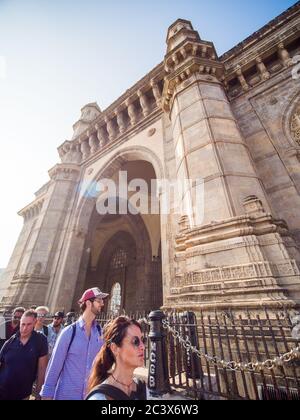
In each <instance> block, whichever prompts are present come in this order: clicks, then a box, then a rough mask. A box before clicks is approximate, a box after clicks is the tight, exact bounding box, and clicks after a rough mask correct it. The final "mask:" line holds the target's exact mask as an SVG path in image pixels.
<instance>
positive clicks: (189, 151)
mask: <svg viewBox="0 0 300 420" xmlns="http://www.w3.org/2000/svg"><path fill="white" fill-rule="evenodd" d="M180 24H181V25H184V27H185V28H184V32H183V30H182V29H181V30H177V31H175V28H176V25H178V21H177V22H176V23H175V24H174V25H173V26H172V27H171V28H170V29H169V33H168V50H167V55H166V58H165V64H166V67H167V68H168V69H169V74H168V75H167V76H166V77H165V83H164V91H163V109H164V110H165V112H167V113H168V115H169V117H170V120H171V124H172V130H173V142H174V152H175V164H176V175H177V179H178V181H181V182H182V183H184V180H185V179H190V180H191V182H190V184H186V186H185V187H184V188H183V191H182V194H181V195H180V196H179V197H178V199H177V206H178V207H179V206H180V204H182V203H183V204H184V207H185V208H186V209H189V206H190V208H191V210H192V211H191V212H187V213H186V214H187V216H188V218H187V217H185V214H184V213H182V216H184V217H183V218H181V219H180V220H182V221H184V227H182V226H183V223H182V224H181V225H182V226H181V231H178V235H177V238H176V243H175V249H176V263H175V265H176V276H175V277H176V278H177V279H181V280H178V281H177V286H175V285H174V286H173V288H172V286H171V295H170V296H169V297H166V296H165V301H164V304H165V306H166V308H170V307H172V306H174V305H176V307H178V302H181V303H182V307H184V308H186V305H188V304H189V303H188V302H191V301H192V302H193V304H191V306H192V307H193V309H192V307H191V310H196V309H195V308H197V306H198V305H200V306H201V307H202V308H204V307H206V308H209V307H210V305H211V306H213V305H214V307H217V306H219V307H220V308H221V307H223V308H224V307H226V305H228V306H231V305H232V306H233V307H235V306H238V305H240V306H243V305H244V306H247V304H248V305H250V306H253V305H255V304H256V305H258V306H259V304H260V303H259V302H261V300H263V301H264V302H265V303H266V305H270V306H272V305H273V306H274V305H277V304H278V302H281V303H284V302H285V301H286V302H285V303H286V304H287V305H288V304H292V303H291V302H292V301H291V300H288V299H286V297H285V296H284V291H283V289H281V287H280V286H281V284H283V282H282V283H280V286H279V284H278V282H277V280H276V278H275V277H276V270H274V271H272V269H271V271H270V270H269V266H268V268H266V269H265V271H264V275H261V274H259V272H258V271H256V270H257V268H256V265H255V264H259V265H260V264H264V262H265V260H268V258H270V261H271V263H273V258H274V254H273V256H272V254H271V253H269V251H271V249H269V250H268V251H267V248H268V246H267V245H266V247H265V246H261V245H260V243H261V242H263V241H264V240H265V241H266V242H265V243H266V244H267V243H269V242H268V241H269V240H270V236H269V237H268V235H271V236H272V224H273V223H275V221H274V220H273V218H272V216H270V213H271V208H270V206H269V202H268V198H267V197H266V195H265V192H264V190H263V188H262V184H261V181H260V179H259V176H258V174H257V173H256V170H255V167H254V164H253V162H252V159H251V156H250V153H249V151H248V148H247V145H246V144H245V141H244V139H243V137H242V135H241V132H240V130H239V127H238V125H237V122H236V120H235V118H234V115H233V112H232V110H231V106H230V103H229V101H228V98H227V95H226V93H225V91H224V87H223V85H222V83H221V80H222V77H223V75H224V70H223V66H222V64H221V63H220V62H219V61H218V59H217V57H216V53H215V50H214V48H213V45H212V44H211V43H208V42H205V46H206V47H207V50H206V55H205V58H203V57H202V54H203V48H201V44H202V42H203V41H201V39H200V37H199V35H198V34H197V33H196V32H195V31H194V30H193V29H192V25H191V24H190V22H188V21H184V20H180ZM184 36H186V43H187V45H189V43H190V42H191V39H192V38H194V39H195V42H196V41H197V43H198V45H199V48H198V49H197V53H196V55H193V54H192V51H191V49H188V48H186V50H187V51H190V53H189V54H190V55H189V58H186V59H185V60H184V61H182V62H180V63H179V64H177V66H176V67H174V63H173V60H172V57H173V55H174V51H173V50H174V49H175V50H176V48H182V47H183V45H182V44H184ZM194 50H196V48H194ZM172 63H173V67H172ZM260 68H261V69H262V67H261V66H260ZM201 183H202V185H203V186H204V202H201V201H200V202H199V201H197V197H198V195H199V191H200V190H199V189H198V186H199V185H201ZM253 195H255V196H256V200H258V201H259V202H261V206H262V213H261V214H259V213H257V214H252V215H251V216H250V215H245V207H244V202H245V200H246V199H247V197H250V196H253ZM202 211H203V214H202V215H203V217H201V212H202ZM199 216H200V218H199ZM263 219H264V220H265V223H266V225H265V228H266V230H263V231H261V234H262V235H264V234H265V237H264V239H262V237H261V236H260V233H257V236H256V234H255V233H254V232H255V231H256V228H254V225H255V226H258V225H259V224H260V223H261V220H263ZM272 220H273V221H272ZM256 223H258V225H256ZM260 226H261V227H262V225H260ZM267 226H268V227H267ZM253 229H254V230H253ZM279 231H280V228H279V225H278V232H279ZM256 232H258V231H256ZM263 232H264V233H263ZM274 235H275V233H274ZM271 241H274V244H275V243H276V245H275V248H276V252H277V257H276V260H277V261H278V260H279V259H282V260H284V261H285V263H284V264H289V261H288V260H287V254H286V250H284V251H283V249H282V246H281V245H280V244H279V241H278V238H277V237H276V236H273V237H272V240H271ZM236 247H237V248H236ZM229 250H230V251H229ZM267 254H268V256H267ZM274 263H275V261H274ZM244 264H246V265H247V264H249V268H250V267H251V268H250V271H251V272H252V274H251V275H250V271H248V269H247V270H246V272H247V273H246V272H244V269H245V268H244V266H243V265H244ZM221 267H222V268H221ZM224 267H228V271H227V269H225V270H224ZM223 270H224V271H223ZM252 270H253V271H252ZM293 275H294V280H293V286H294V285H295V281H299V279H298V280H295V279H296V277H297V272H296V271H294V273H293ZM252 276H253V277H252ZM251 277H252V279H253V278H255V279H256V280H255V281H251ZM262 277H263V278H262ZM266 278H268V279H267V280H266ZM217 279H218V280H217ZM228 280H229V283H228V285H227V281H228ZM265 280H266V281H265ZM222 281H224V282H225V283H224V286H222V285H221V283H220V282H222ZM231 281H232V282H231ZM235 282H236V283H235ZM180 283H182V288H180V287H178V284H180ZM206 285H209V286H207V287H206ZM223 287H224V289H223ZM227 287H228V289H227ZM240 288H241V289H243V292H242V293H240V291H241V289H240ZM229 289H230V291H229ZM212 290H215V292H214V293H213V294H212ZM291 291H292V290H291ZM181 293H182V296H180V295H181ZM223 293H224V295H223ZM292 293H293V292H292ZM172 295H174V296H172ZM213 295H214V296H213ZM222 296H223V297H222ZM275 296H276V298H275ZM166 301H167V302H169V304H166ZM169 305H170V306H169ZM179 306H180V304H179Z"/></svg>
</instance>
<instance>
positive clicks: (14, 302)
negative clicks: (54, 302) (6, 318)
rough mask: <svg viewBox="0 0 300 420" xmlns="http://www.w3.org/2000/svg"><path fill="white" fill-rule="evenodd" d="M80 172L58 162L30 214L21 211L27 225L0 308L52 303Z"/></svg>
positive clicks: (77, 168)
mask: <svg viewBox="0 0 300 420" xmlns="http://www.w3.org/2000/svg"><path fill="white" fill-rule="evenodd" d="M79 173H80V167H79V166H77V165H74V164H65V163H64V164H58V165H56V166H55V167H54V168H52V169H51V170H50V171H49V175H50V178H51V180H50V181H49V183H48V184H47V188H46V189H45V191H44V193H43V195H42V196H41V197H37V199H36V202H37V203H36V205H35V206H34V205H32V206H31V208H30V213H29V214H28V215H26V209H25V213H24V214H23V212H20V215H24V217H25V223H24V228H23V231H22V235H21V236H20V240H19V242H18V244H17V246H16V253H15V255H14V256H13V258H12V260H11V263H10V267H9V269H8V273H9V277H8V278H7V283H6V289H5V290H3V291H2V292H1V293H0V299H1V297H4V299H3V300H1V301H0V308H1V307H4V306H6V307H15V306H20V305H22V306H25V307H29V306H31V305H32V304H35V305H45V304H46V305H48V304H50V300H49V296H50V294H51V290H52V287H53V284H54V283H55V275H56V264H57V262H58V260H59V258H60V253H61V250H62V248H63V244H64V238H65V232H66V229H67V225H68V220H69V219H68V218H69V216H70V214H71V212H72V210H73V202H74V198H75V196H76V192H77V188H78V180H79ZM41 204H42V205H41ZM59 309H63V308H59Z"/></svg>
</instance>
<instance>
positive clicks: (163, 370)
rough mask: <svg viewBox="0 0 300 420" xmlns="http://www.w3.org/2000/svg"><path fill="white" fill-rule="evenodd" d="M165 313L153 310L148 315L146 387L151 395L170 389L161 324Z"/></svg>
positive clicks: (166, 391) (156, 395)
mask: <svg viewBox="0 0 300 420" xmlns="http://www.w3.org/2000/svg"><path fill="white" fill-rule="evenodd" d="M164 318H165V314H164V313H163V312H162V311H153V312H151V314H150V315H149V320H150V333H149V339H150V342H151V346H150V360H149V376H148V387H149V391H150V394H151V396H152V397H159V396H162V395H164V394H167V393H168V392H170V391H171V387H170V382H169V367H168V357H167V346H166V334H165V332H164V328H163V325H162V321H163V319H164Z"/></svg>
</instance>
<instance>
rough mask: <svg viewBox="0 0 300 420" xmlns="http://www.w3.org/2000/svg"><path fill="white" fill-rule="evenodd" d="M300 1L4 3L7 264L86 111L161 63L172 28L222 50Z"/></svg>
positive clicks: (1, 98) (0, 174)
mask: <svg viewBox="0 0 300 420" xmlns="http://www.w3.org/2000/svg"><path fill="white" fill-rule="evenodd" d="M294 3H295V0H291V1H288V0H264V1H263V0H252V1H251V2H250V1H246V0H244V1H240V0H210V1H207V0H160V1H158V0H152V1H149V0H147V1H145V0H140V1H137V0H128V1H127V0H114V1H113V0H111V1H102V0H0V192H1V201H0V203H1V206H0V235H1V240H0V267H6V265H7V264H8V260H9V258H10V256H11V254H12V251H13V248H14V246H15V244H16V241H17V238H18V235H19V233H20V231H21V228H22V224H23V219H22V218H21V217H20V216H18V215H17V212H18V211H19V210H21V209H22V208H23V207H25V206H26V205H27V204H29V203H30V202H31V201H32V200H33V199H34V192H36V191H37V190H38V189H39V188H40V187H41V186H42V185H44V184H45V183H46V182H47V181H48V180H49V177H48V170H49V169H50V168H52V167H53V166H54V165H55V164H56V163H58V162H59V156H58V153H57V147H58V146H59V145H60V144H62V143H63V142H64V141H65V140H68V139H70V138H71V137H72V133H73V131H72V126H73V124H74V123H75V122H76V121H77V120H78V119H79V117H80V109H81V108H82V107H83V106H84V105H85V104H87V103H90V102H97V103H98V105H99V106H100V108H101V109H102V110H104V109H105V108H107V107H108V106H109V105H110V104H111V103H112V102H113V101H114V100H116V99H117V98H118V97H119V96H121V95H122V94H123V93H124V92H125V91H126V90H127V89H128V88H130V87H131V86H132V85H133V84H135V83H136V82H137V81H138V80H139V79H141V78H142V77H143V76H145V75H146V74H147V73H148V72H149V71H150V70H151V69H152V68H154V67H155V66H156V65H157V64H159V63H160V62H161V61H162V60H163V57H164V54H165V50H166V44H165V39H166V34H167V29H168V27H169V26H170V25H171V24H172V23H173V22H174V21H175V20H177V19H178V18H183V19H188V20H191V21H192V23H193V26H194V28H195V29H196V30H197V31H198V32H199V33H200V36H201V38H202V39H204V40H207V41H213V42H214V43H215V46H216V49H217V52H218V54H219V55H221V54H222V53H224V52H226V51H228V50H229V49H231V48H232V47H233V46H235V45H236V44H238V43H239V42H241V41H242V40H244V39H245V38H246V37H247V36H249V35H251V34H252V33H253V32H255V31H256V30H258V29H260V28H261V27H262V26H263V25H265V24H266V23H268V22H269V21H270V20H271V19H273V18H274V17H276V16H277V15H279V14H280V13H282V12H283V11H284V10H285V9H287V8H288V7H290V6H292V5H293V4H294Z"/></svg>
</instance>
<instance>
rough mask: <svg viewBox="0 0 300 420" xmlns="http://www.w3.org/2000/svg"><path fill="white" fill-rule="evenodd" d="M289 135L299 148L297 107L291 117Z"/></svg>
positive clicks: (298, 113) (298, 109) (299, 124)
mask: <svg viewBox="0 0 300 420" xmlns="http://www.w3.org/2000/svg"><path fill="white" fill-rule="evenodd" d="M291 133H292V137H293V139H294V140H295V142H296V143H297V145H298V146H300V106H298V108H297V109H296V111H295V112H294V113H293V115H292V118H291Z"/></svg>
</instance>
